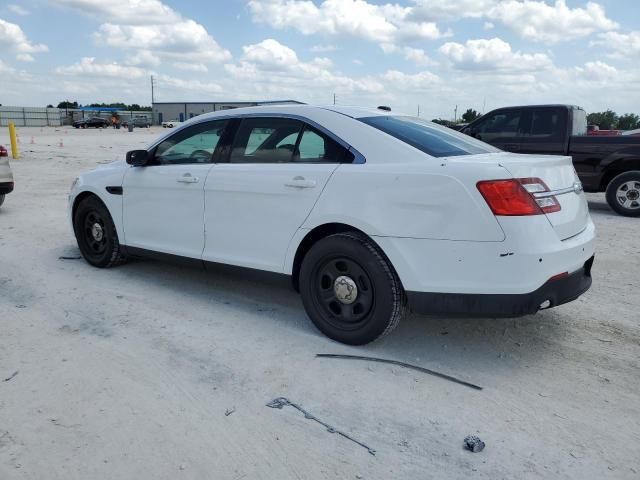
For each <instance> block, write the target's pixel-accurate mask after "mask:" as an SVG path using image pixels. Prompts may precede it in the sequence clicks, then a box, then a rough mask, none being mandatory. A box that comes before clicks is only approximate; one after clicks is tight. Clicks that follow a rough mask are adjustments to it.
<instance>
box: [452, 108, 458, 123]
mask: <svg viewBox="0 0 640 480" xmlns="http://www.w3.org/2000/svg"><path fill="white" fill-rule="evenodd" d="M453 123H458V105H456V108H454V109H453Z"/></svg>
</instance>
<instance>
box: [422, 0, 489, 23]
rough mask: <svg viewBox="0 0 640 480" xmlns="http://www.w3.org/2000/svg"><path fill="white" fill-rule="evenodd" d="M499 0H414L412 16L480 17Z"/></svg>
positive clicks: (434, 18) (435, 18) (433, 17)
mask: <svg viewBox="0 0 640 480" xmlns="http://www.w3.org/2000/svg"><path fill="white" fill-rule="evenodd" d="M498 2H499V0H413V3H414V4H415V6H414V8H413V11H412V17H414V18H416V19H419V20H441V19H455V18H461V17H463V18H480V17H483V16H484V15H485V14H486V12H487V11H488V10H489V9H490V8H491V7H493V6H494V5H495V4H497V3H498Z"/></svg>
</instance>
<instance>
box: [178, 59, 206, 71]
mask: <svg viewBox="0 0 640 480" xmlns="http://www.w3.org/2000/svg"><path fill="white" fill-rule="evenodd" d="M172 65H173V66H174V67H175V68H177V69H178V70H186V71H188V72H199V73H206V72H208V71H209V69H208V68H207V66H206V65H205V64H203V63H188V62H174V63H173V64H172Z"/></svg>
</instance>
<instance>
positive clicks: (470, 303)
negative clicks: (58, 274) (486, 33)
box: [69, 105, 595, 344]
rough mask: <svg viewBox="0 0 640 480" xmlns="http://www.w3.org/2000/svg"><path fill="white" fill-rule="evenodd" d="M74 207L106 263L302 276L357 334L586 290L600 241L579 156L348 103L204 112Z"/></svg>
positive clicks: (336, 329)
mask: <svg viewBox="0 0 640 480" xmlns="http://www.w3.org/2000/svg"><path fill="white" fill-rule="evenodd" d="M69 216H70V219H71V222H72V224H73V229H74V232H75V235H76V238H77V241H78V245H79V247H80V250H81V252H82V255H83V256H84V258H85V259H86V260H87V261H88V262H89V263H90V264H92V265H95V266H97V267H111V266H114V265H117V264H119V263H121V262H123V261H124V260H126V259H127V258H128V257H139V256H147V255H154V256H157V255H159V254H160V255H167V256H170V257H173V258H175V257H180V258H186V259H195V260H197V261H198V262H200V263H201V264H205V263H208V262H211V263H223V264H229V265H235V266H238V267H247V268H250V269H257V270H264V271H269V272H275V273H279V274H284V275H287V276H290V277H291V279H292V282H293V285H294V287H295V288H296V289H297V290H298V291H299V292H300V294H301V296H302V300H303V304H304V307H305V309H306V311H307V314H308V315H309V317H310V318H311V320H312V321H313V322H314V324H315V325H316V326H317V327H318V328H319V329H320V330H321V331H322V332H324V333H325V334H326V335H328V336H329V337H331V338H333V339H335V340H338V341H340V342H344V343H348V344H364V343H367V342H370V341H373V340H375V339H376V338H378V337H380V336H382V335H384V334H386V333H388V332H390V331H391V330H392V329H393V328H394V327H395V326H396V325H397V324H398V322H399V321H400V319H401V318H402V316H403V313H404V311H405V308H406V307H407V306H408V307H409V308H412V309H413V310H416V311H420V312H438V313H442V312H446V313H456V314H467V315H476V316H478V315H480V316H491V317H494V316H519V315H527V314H533V313H535V312H537V311H538V310H540V309H545V308H549V307H554V306H557V305H560V304H563V303H566V302H569V301H572V300H574V299H576V298H577V297H578V296H580V295H581V294H582V293H584V292H585V291H586V290H587V289H588V288H589V287H590V285H591V265H592V263H593V256H594V242H595V230H594V225H593V223H592V221H591V218H590V216H589V211H588V208H587V202H586V200H585V196H584V193H583V191H582V186H581V184H580V182H579V180H578V178H577V175H576V172H575V170H574V168H573V165H572V163H571V158H569V157H558V156H543V155H517V154H512V153H505V152H502V151H499V150H497V149H495V148H494V147H491V146H489V145H487V144H485V143H482V142H480V141H478V140H475V139H472V138H470V137H468V136H466V135H463V134H460V133H458V132H455V131H453V130H451V129H448V128H445V127H440V126H438V125H435V124H433V123H430V122H425V121H422V120H420V119H417V118H412V117H407V116H402V115H394V114H392V113H390V112H388V111H381V110H368V109H358V108H347V107H336V106H331V107H313V106H308V105H289V106H268V107H266V106H265V107H252V108H244V109H237V110H233V111H224V112H215V113H211V114H207V115H202V116H200V117H198V118H197V119H193V120H191V121H189V122H188V123H186V124H185V125H182V126H181V127H180V128H178V129H177V130H176V131H173V132H170V133H168V134H166V135H164V136H163V137H161V138H159V139H158V140H157V141H155V142H154V143H153V144H152V145H151V146H150V147H149V148H148V149H146V150H135V151H132V152H129V153H127V161H126V163H125V162H124V161H119V162H115V163H112V164H110V165H107V166H104V167H103V168H100V169H97V170H94V171H92V172H88V173H85V174H83V175H81V176H80V177H78V178H77V179H76V181H75V182H74V184H73V187H72V189H71V193H70V196H69Z"/></svg>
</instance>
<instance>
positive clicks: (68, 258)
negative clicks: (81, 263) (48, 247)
mask: <svg viewBox="0 0 640 480" xmlns="http://www.w3.org/2000/svg"><path fill="white" fill-rule="evenodd" d="M81 258H82V257H81V256H80V255H78V256H74V257H67V256H64V255H62V256H60V257H58V260H80V259H81Z"/></svg>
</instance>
